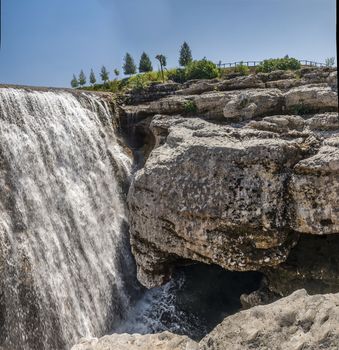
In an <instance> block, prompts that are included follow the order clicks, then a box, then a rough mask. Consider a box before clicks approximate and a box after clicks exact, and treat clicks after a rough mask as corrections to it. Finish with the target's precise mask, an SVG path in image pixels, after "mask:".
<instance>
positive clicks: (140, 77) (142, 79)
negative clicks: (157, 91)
mask: <svg viewBox="0 0 339 350" xmlns="http://www.w3.org/2000/svg"><path fill="white" fill-rule="evenodd" d="M165 78H166V77H165ZM161 81H162V77H161V73H160V72H147V73H143V74H136V75H133V76H132V77H130V78H128V79H124V80H122V85H121V87H126V88H131V89H133V90H142V89H144V88H145V87H147V86H148V85H150V84H151V83H153V82H161Z"/></svg>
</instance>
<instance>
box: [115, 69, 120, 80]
mask: <svg viewBox="0 0 339 350" xmlns="http://www.w3.org/2000/svg"><path fill="white" fill-rule="evenodd" d="M114 74H115V76H116V78H118V76H119V75H120V71H119V69H117V68H115V69H114Z"/></svg>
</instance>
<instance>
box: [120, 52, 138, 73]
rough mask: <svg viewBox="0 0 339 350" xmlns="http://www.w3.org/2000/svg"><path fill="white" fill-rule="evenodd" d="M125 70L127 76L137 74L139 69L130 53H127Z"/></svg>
mask: <svg viewBox="0 0 339 350" xmlns="http://www.w3.org/2000/svg"><path fill="white" fill-rule="evenodd" d="M123 69H124V73H125V74H126V75H132V74H135V73H136V71H137V67H136V65H135V63H134V60H133V57H132V56H131V55H130V54H129V53H128V52H127V53H126V55H125V58H124V65H123Z"/></svg>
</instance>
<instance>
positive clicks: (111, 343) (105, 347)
mask: <svg viewBox="0 0 339 350" xmlns="http://www.w3.org/2000/svg"><path fill="white" fill-rule="evenodd" d="M153 349H154V350H155V349H156V350H198V344H197V343H196V342H194V341H193V340H191V339H189V338H188V337H185V336H180V335H175V334H172V333H170V332H163V333H159V334H146V335H140V334H113V335H107V336H105V337H102V338H100V339H96V338H95V339H83V340H82V341H81V342H80V343H79V344H78V345H75V346H73V347H72V350H153Z"/></svg>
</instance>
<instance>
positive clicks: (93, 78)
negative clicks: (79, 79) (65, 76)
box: [89, 69, 97, 85]
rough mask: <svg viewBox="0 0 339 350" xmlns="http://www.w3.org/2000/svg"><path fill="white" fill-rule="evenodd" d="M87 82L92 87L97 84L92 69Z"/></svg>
mask: <svg viewBox="0 0 339 350" xmlns="http://www.w3.org/2000/svg"><path fill="white" fill-rule="evenodd" d="M89 82H90V83H91V84H92V85H94V84H95V83H96V82H97V78H96V77H95V74H94V72H93V69H91V74H90V75H89Z"/></svg>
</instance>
